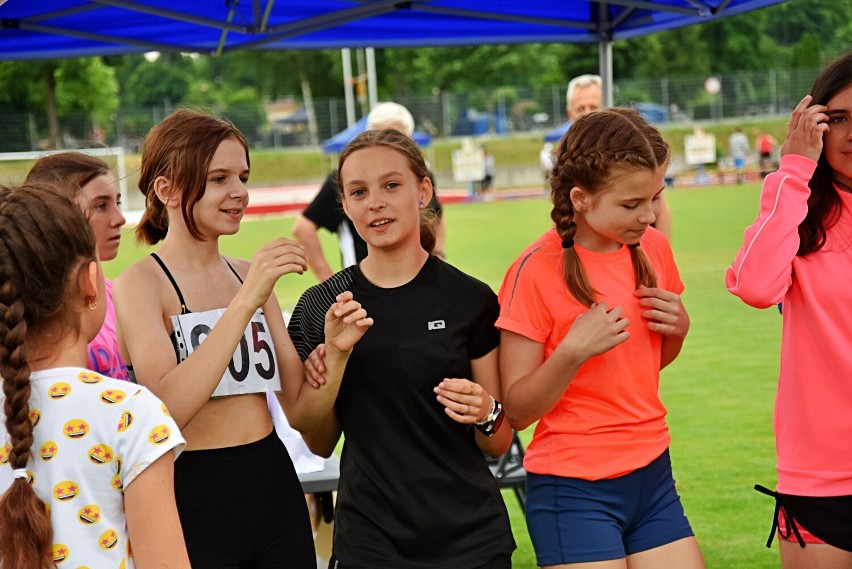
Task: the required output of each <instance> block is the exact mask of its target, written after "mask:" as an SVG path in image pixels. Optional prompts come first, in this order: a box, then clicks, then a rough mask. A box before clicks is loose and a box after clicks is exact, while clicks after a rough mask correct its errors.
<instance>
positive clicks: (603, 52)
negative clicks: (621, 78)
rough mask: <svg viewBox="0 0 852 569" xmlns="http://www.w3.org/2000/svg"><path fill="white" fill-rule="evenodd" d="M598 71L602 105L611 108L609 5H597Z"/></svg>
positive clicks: (612, 85)
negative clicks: (601, 89)
mask: <svg viewBox="0 0 852 569" xmlns="http://www.w3.org/2000/svg"><path fill="white" fill-rule="evenodd" d="M597 18H598V70H599V74H600V76H601V82H602V83H603V105H604V108H605V109H608V108H609V107H611V106H613V101H614V99H615V97H614V82H613V79H612V30H611V27H610V21H609V4H607V3H606V2H601V3H599V4H598V14H597Z"/></svg>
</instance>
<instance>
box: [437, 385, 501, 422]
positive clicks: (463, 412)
mask: <svg viewBox="0 0 852 569" xmlns="http://www.w3.org/2000/svg"><path fill="white" fill-rule="evenodd" d="M433 391H434V392H435V394H436V395H437V399H438V403H440V404H441V405H443V406H444V411H445V412H446V413H447V415H449V416H450V418H451V419H452V420H453V421H456V422H458V423H464V424H471V423H478V422H480V421H482V420H484V419H485V418H486V417H487V416H488V414H489V413H491V396H490V395H488V393H487V392H486V391H485V389H483V388H482V386H481V385H479V384H478V383H474V382H473V381H470V380H469V379H458V378H447V379H444V380H443V381H442V382H441V383H439V384H438V385H437V386H436V387H435V388H434V390H433Z"/></svg>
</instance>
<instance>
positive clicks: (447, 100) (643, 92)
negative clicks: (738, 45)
mask: <svg viewBox="0 0 852 569" xmlns="http://www.w3.org/2000/svg"><path fill="white" fill-rule="evenodd" d="M817 72H818V69H796V70H776V69H770V70H768V71H762V72H748V73H746V72H740V73H735V74H731V75H721V76H716V79H718V81H719V82H718V86H719V90H718V93H712V91H713V89H710V91H711V92H708V89H707V88H706V83H707V79H708V78H707V77H681V78H671V79H665V78H664V79H653V80H636V79H632V80H623V81H618V80H616V81H615V93H614V100H615V102H616V104H618V105H637V106H639V107H640V108H641V109H643V111H645V112H646V113H647V114H646V116H651V117H653V118H654V119H655V120H656V121H657V122H658V123H663V122H692V121H708V120H709V121H720V120H723V119H729V118H738V117H746V116H756V115H761V116H773V115H785V114H787V113H789V112H790V111H791V110H792V109H793V107H794V106H795V105H796V103H797V102H798V101H799V100H800V99H801V98H802V97H803V96H804V95H805V94H806V93H807V92H808V90H809V89H810V86H811V83H812V82H813V79H814V77H815V76H816V74H817ZM396 100H397V102H399V103H401V104H403V105H405V106H406V107H408V108H409V110H411V113H412V114H413V115H414V118H415V121H416V123H417V129H418V130H422V131H426V132H428V133H429V134H431V135H432V136H433V137H449V136H466V135H479V134H485V133H486V132H488V133H493V134H502V133H512V132H529V131H546V130H548V129H550V128H553V127H556V126H558V125H560V124H562V123H563V122H564V121H565V120H567V117H566V116H565V85H552V86H550V87H548V88H544V89H532V88H529V87H524V86H514V87H501V88H498V89H490V90H484V89H483V90H478V91H466V92H457V93H451V92H438V93H435V94H430V95H422V96H408V97H400V98H398V99H396ZM365 107H366V104H365V102H364V101H359V104H357V105H356V114H357V116H362V115H363V114H365V113H366V111H367V109H366V108H365ZM313 109H314V117H315V121H314V125H315V132H314V133H313V134H312V133H311V123H310V121H309V120H308V116H307V113H305V112H301V113H298V115H297V116H294V117H293V118H292V120H288V119H287V118H285V119H283V120H279V121H269V120H263V119H258V116H263V114H264V113H263V112H260V113H258V112H257V109H254V110H253V111H250V112H249V111H247V112H240V111H239V110H237V109H234V110H231V111H230V112H222V113H219V114H223V115H225V116H227V117H228V118H229V119H230V120H232V121H233V122H234V123H235V124H236V125H237V126H238V127H239V128H240V129H241V130H242V131H243V132H244V133H245V135H246V137H247V138H248V139H249V141H250V142H251V144H252V146H254V147H255V148H281V147H292V146H309V145H312V144H317V143H318V142H319V141H321V140H324V139H326V138H328V137H330V136H332V135H334V134H336V133H337V132H339V131H341V130H343V129H344V128H346V126H347V118H346V108H345V102H344V99H343V98H342V97H339V98H330V99H315V100H314V101H313ZM171 110H172V109H170V108H168V107H167V106H163V107H155V108H149V109H120V110H119V111H117V112H115V113H114V114H113V116H112V117H111V120H110V121H109V123H108V124H102V125H93V124H92V121H91V119H90V118H89V117H88V116H86V115H83V114H79V115H69V116H62V117H60V121H59V122H60V133H61V136H60V138H61V142H60V144H61V146H62V147H63V148H82V147H91V146H121V147H124V148H125V149H126V150H127V151H128V152H136V151H137V150H138V148H139V144H140V142H141V140H142V138H143V137H144V136H145V133H147V132H148V130H149V129H150V128H151V127H152V126H153V125H154V124H156V123H157V122H159V121H160V120H161V119H163V118H164V117H165V116H166V115H167V114H168V113H169V112H170V111H171ZM0 124H2V125H3V128H2V129H0V151H2V152H11V151H30V150H41V149H44V148H45V147H46V144H47V137H48V127H47V118H46V113H44V112H43V111H38V112H29V113H21V114H4V113H0Z"/></svg>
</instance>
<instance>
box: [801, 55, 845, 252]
mask: <svg viewBox="0 0 852 569" xmlns="http://www.w3.org/2000/svg"><path fill="white" fill-rule="evenodd" d="M850 85H852V52H849V53H847V54H846V55H842V56H840V57H838V58H836V59H834V60H832V61H830V62H828V64H826V66H825V67H824V68H823V69H822V71H821V72H820V74H819V75H818V76H817V78H816V79H815V80H814V84H813V87H811V96H812V97H813V99H811V106H813V105H825V104H826V103H828V101H829V100H831V98H832V97H834V96H835V95H836V94H838V93H839V92H840V91H843V90H844V89H846V88H847V87H849V86H850ZM808 186H809V187H810V189H811V195H810V197H809V198H808V213H807V215H805V219H804V220H803V221H802V223H800V224H799V250H798V252H797V253H796V255H797V256H799V257H804V256H805V255H808V254H810V253H813V252H814V251H818V250H819V249H822V246H823V245H825V239H826V231H827V230H828V229H829V228H830V227H831V226H833V225H834V224H835V223H837V221H838V220H839V219H840V213H841V209H842V207H843V202H841V201H840V195H839V194H838V193H837V190H835V189H834V169H833V168H832V167H831V165H830V164H829V163H828V160H826V158H825V150H824V149H823V151H822V152H821V153H820V155H819V160H817V167H816V170H815V171H814V175H813V176H811V179H810V181H809V182H808Z"/></svg>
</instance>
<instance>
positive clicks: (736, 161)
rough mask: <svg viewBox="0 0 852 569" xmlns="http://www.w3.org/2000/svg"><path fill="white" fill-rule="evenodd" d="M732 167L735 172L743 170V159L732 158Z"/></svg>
mask: <svg viewBox="0 0 852 569" xmlns="http://www.w3.org/2000/svg"><path fill="white" fill-rule="evenodd" d="M734 166H735V167H736V169H737V170H742V169H743V168H745V158H734Z"/></svg>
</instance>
